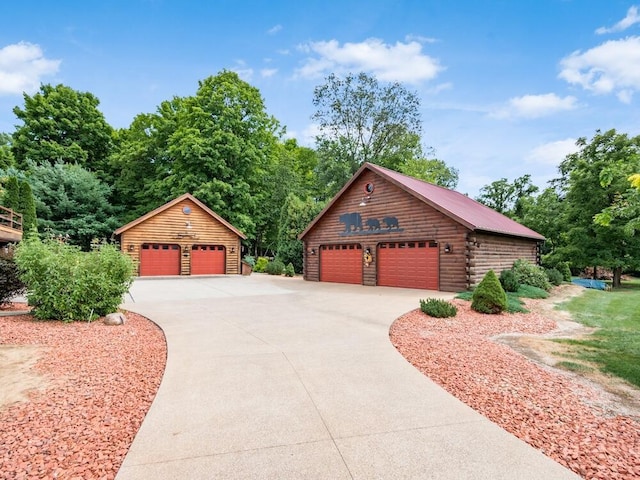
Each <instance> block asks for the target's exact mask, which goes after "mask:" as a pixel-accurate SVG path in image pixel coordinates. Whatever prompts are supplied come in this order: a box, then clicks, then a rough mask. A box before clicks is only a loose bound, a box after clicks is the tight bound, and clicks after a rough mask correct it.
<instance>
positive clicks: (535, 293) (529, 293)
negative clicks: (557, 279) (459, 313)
mask: <svg viewBox="0 0 640 480" xmlns="http://www.w3.org/2000/svg"><path fill="white" fill-rule="evenodd" d="M548 296H549V293H548V292H546V291H544V290H543V289H541V288H538V287H532V286H531V285H520V288H519V289H518V291H517V292H507V308H506V311H507V312H509V313H528V310H527V309H526V308H524V303H523V302H522V300H520V299H521V298H547V297H548ZM471 297H473V291H466V292H460V293H458V294H457V295H456V298H459V299H461V300H467V301H469V302H470V301H471Z"/></svg>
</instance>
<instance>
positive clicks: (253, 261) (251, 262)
mask: <svg viewBox="0 0 640 480" xmlns="http://www.w3.org/2000/svg"><path fill="white" fill-rule="evenodd" d="M242 261H243V262H244V263H246V264H247V265H250V266H251V268H254V267H255V266H256V257H252V256H251V255H245V256H244V257H243V258H242Z"/></svg>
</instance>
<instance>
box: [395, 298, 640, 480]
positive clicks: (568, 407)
mask: <svg viewBox="0 0 640 480" xmlns="http://www.w3.org/2000/svg"><path fill="white" fill-rule="evenodd" d="M453 303H454V304H455V305H456V306H457V307H458V315H457V316H456V317H454V318H448V319H437V318H432V317H429V316H428V315H425V314H424V313H422V312H421V311H420V310H414V311H412V312H410V313H408V314H406V315H404V316H402V317H401V318H399V319H398V320H396V322H395V323H394V324H393V325H392V327H391V330H390V337H391V341H392V342H393V344H394V345H395V346H396V348H397V349H398V350H399V351H400V353H401V354H402V355H403V356H404V357H405V358H406V359H407V360H409V362H411V363H412V364H413V365H414V366H415V367H416V368H418V369H419V370H420V371H421V372H423V373H424V374H425V375H427V376H428V377H430V378H431V379H433V380H434V381H435V382H437V383H438V384H440V385H441V386H442V387H444V388H445V389H446V390H447V391H448V392H450V393H451V394H453V395H455V396H456V397H457V398H459V399H460V400H462V401H463V402H464V403H466V404H467V405H469V406H471V407H472V408H473V409H474V410H476V411H478V412H480V413H481V414H482V415H484V416H485V417H487V418H489V419H490V420H492V421H493V422H495V423H497V424H498V425H500V426H501V427H502V428H504V429H505V430H507V431H508V432H511V433H512V434H514V435H516V436H517V437H518V438H521V439H522V440H524V441H526V442H527V443H529V444H530V445H532V446H534V447H536V448H537V449H539V450H541V451H542V452H543V453H545V454H546V455H548V456H549V457H551V458H553V459H554V460H556V461H557V462H559V463H561V464H563V465H565V466H567V467H568V468H570V469H571V470H573V471H574V472H576V473H577V474H579V475H581V476H583V477H584V478H587V479H607V480H613V479H637V478H640V419H638V418H634V417H628V416H621V415H618V416H613V417H612V416H611V415H607V414H606V413H605V412H604V411H602V410H601V409H600V408H598V407H597V406H596V404H595V402H594V403H592V402H590V400H594V399H597V398H598V396H599V392H598V391H597V390H596V389H595V388H590V387H587V386H585V385H583V384H580V383H578V382H576V381H575V380H572V379H571V378H570V377H569V376H568V375H565V374H563V373H562V372H559V371H554V370H552V369H550V368H544V367H543V366H540V365H538V364H536V363H534V362H532V361H531V360H529V359H527V358H526V357H524V356H523V355H521V354H519V353H517V352H516V351H514V350H513V349H511V348H510V347H508V346H506V345H502V344H499V343H497V342H495V341H493V340H491V338H490V337H492V336H494V335H499V334H504V333H516V332H518V333H528V334H538V333H546V332H550V331H552V330H554V329H555V328H556V324H555V322H553V321H551V320H549V319H547V318H545V317H543V316H541V315H540V314H537V313H529V314H501V315H483V314H479V313H477V312H475V311H473V310H471V309H470V303H469V302H465V301H461V300H455V301H453Z"/></svg>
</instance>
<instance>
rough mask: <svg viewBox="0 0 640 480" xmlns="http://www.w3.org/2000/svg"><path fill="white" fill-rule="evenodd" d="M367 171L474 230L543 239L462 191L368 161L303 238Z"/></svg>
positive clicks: (310, 225)
mask: <svg viewBox="0 0 640 480" xmlns="http://www.w3.org/2000/svg"><path fill="white" fill-rule="evenodd" d="M364 170H371V171H372V172H375V173H377V174H378V175H380V176H381V177H383V178H385V179H386V180H388V181H390V182H391V183H393V184H395V185H396V186H398V187H399V188H401V189H403V190H405V191H406V192H408V193H410V194H411V195H413V196H415V197H416V198H418V199H420V200H422V201H423V202H425V203H427V204H428V205H430V206H432V207H433V208H435V209H436V210H438V211H439V212H442V213H443V214H445V215H447V216H448V217H451V218H453V219H454V220H456V221H458V222H459V223H461V224H463V225H465V226H466V227H467V228H469V229H471V230H475V231H484V232H491V233H499V234H503V235H512V236H516V237H524V238H532V239H536V240H544V237H543V236H542V235H540V234H539V233H537V232H534V231H533V230H531V229H530V228H527V227H525V226H524V225H522V224H520V223H518V222H516V221H515V220H512V219H510V218H509V217H507V216H505V215H502V214H501V213H498V212H496V211H495V210H493V209H491V208H489V207H487V206H486V205H483V204H481V203H479V202H477V201H475V200H473V199H472V198H469V197H467V196H466V195H463V194H462V193H459V192H456V191H454V190H449V189H448V188H444V187H440V186H438V185H434V184H432V183H428V182H424V181H422V180H418V179H416V178H413V177H408V176H407V175H403V174H401V173H398V172H396V171H393V170H389V169H388V168H384V167H380V166H378V165H373V164H371V163H365V164H364V165H362V167H360V169H359V170H358V171H357V172H356V173H355V175H354V176H353V177H352V178H351V180H349V182H348V183H347V184H346V185H345V186H344V187H343V188H342V190H340V192H339V193H338V194H337V195H336V196H335V197H334V198H333V200H331V202H329V205H327V206H326V208H325V209H324V210H323V211H322V212H320V214H319V215H318V216H317V217H316V218H315V219H314V221H313V222H311V224H309V226H308V227H307V228H306V230H305V231H304V232H303V233H302V234H301V235H300V238H302V237H304V236H305V235H306V234H307V232H308V231H309V230H311V228H313V226H314V225H315V223H316V222H317V221H318V220H319V219H320V217H322V215H323V214H324V213H325V212H326V211H327V210H328V209H329V208H330V207H331V205H333V203H334V202H335V201H336V200H337V199H338V198H339V197H340V196H341V195H342V193H343V192H344V191H345V190H346V189H347V188H349V186H350V185H351V184H352V183H353V182H354V181H355V180H356V179H357V178H358V177H359V176H360V175H361V174H362V172H363V171H364Z"/></svg>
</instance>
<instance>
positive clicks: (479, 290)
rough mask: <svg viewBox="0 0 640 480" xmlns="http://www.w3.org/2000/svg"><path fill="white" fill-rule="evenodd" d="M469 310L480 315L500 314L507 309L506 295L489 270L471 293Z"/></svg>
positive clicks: (498, 281) (492, 272)
mask: <svg viewBox="0 0 640 480" xmlns="http://www.w3.org/2000/svg"><path fill="white" fill-rule="evenodd" d="M471 308H472V309H473V310H475V311H476V312H480V313H491V314H494V313H500V312H502V311H504V310H505V309H506V308H507V294H506V293H505V291H504V289H503V288H502V285H500V280H498V277H497V276H496V274H495V273H494V271H493V270H489V271H488V272H487V274H486V275H485V276H484V278H483V279H482V281H481V282H480V283H479V284H478V286H477V287H476V289H475V290H474V291H473V296H472V297H471Z"/></svg>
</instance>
